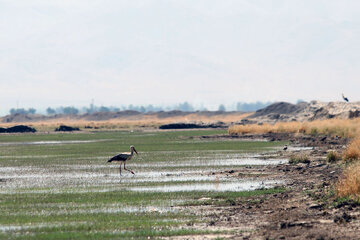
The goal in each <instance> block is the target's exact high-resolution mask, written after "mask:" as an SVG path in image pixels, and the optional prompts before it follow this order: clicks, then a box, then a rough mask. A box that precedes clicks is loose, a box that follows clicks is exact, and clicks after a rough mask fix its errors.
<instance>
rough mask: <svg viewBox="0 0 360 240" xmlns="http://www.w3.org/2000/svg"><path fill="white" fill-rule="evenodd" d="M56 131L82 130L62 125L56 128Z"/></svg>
mask: <svg viewBox="0 0 360 240" xmlns="http://www.w3.org/2000/svg"><path fill="white" fill-rule="evenodd" d="M55 131H56V132H72V131H80V129H79V128H77V127H70V126H66V125H61V126H60V127H58V128H56V129H55Z"/></svg>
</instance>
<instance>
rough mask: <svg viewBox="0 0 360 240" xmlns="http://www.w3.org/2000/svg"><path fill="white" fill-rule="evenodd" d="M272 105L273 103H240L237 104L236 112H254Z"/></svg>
mask: <svg viewBox="0 0 360 240" xmlns="http://www.w3.org/2000/svg"><path fill="white" fill-rule="evenodd" d="M270 104H272V102H254V103H244V102H238V103H237V104H236V110H237V111H241V112H253V111H256V110H259V109H262V108H265V107H267V106H269V105H270Z"/></svg>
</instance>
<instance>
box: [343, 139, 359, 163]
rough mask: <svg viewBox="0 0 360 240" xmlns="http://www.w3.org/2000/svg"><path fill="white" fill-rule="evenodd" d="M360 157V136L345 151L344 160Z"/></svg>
mask: <svg viewBox="0 0 360 240" xmlns="http://www.w3.org/2000/svg"><path fill="white" fill-rule="evenodd" d="M358 159H360V138H355V139H354V140H352V141H351V143H350V144H349V146H348V147H347V148H346V150H345V153H344V160H358Z"/></svg>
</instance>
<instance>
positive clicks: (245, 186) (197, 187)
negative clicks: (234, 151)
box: [130, 180, 282, 192]
mask: <svg viewBox="0 0 360 240" xmlns="http://www.w3.org/2000/svg"><path fill="white" fill-rule="evenodd" d="M281 183H282V182H281V181H279V180H265V181H256V180H254V181H239V182H238V181H230V182H220V181H216V180H215V181H214V183H195V184H181V185H166V186H154V187H133V188H130V190H132V191H141V192H142V191H151V192H189V191H215V192H228V191H235V192H240V191H251V190H256V189H259V188H270V187H274V186H276V185H278V184H281Z"/></svg>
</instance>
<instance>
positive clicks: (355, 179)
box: [336, 163, 360, 201]
mask: <svg viewBox="0 0 360 240" xmlns="http://www.w3.org/2000/svg"><path fill="white" fill-rule="evenodd" d="M336 191H337V195H338V197H350V198H352V199H355V200H357V201H358V200H359V199H360V163H355V164H351V165H350V166H348V167H347V168H346V169H345V171H344V172H343V176H342V177H341V178H340V180H339V181H338V183H337V185H336Z"/></svg>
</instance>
